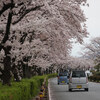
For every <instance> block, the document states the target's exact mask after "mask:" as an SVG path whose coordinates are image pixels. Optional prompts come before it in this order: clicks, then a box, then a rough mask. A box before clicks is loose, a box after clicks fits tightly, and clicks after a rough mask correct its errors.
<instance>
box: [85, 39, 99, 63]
mask: <svg viewBox="0 0 100 100" xmlns="http://www.w3.org/2000/svg"><path fill="white" fill-rule="evenodd" d="M85 48H86V51H85V52H84V56H85V57H87V58H88V59H92V60H93V61H94V63H95V64H99V62H100V37H96V38H93V39H92V40H91V43H90V44H86V45H85Z"/></svg>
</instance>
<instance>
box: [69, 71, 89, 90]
mask: <svg viewBox="0 0 100 100" xmlns="http://www.w3.org/2000/svg"><path fill="white" fill-rule="evenodd" d="M72 89H85V91H88V90H89V89H88V77H87V75H86V73H85V71H81V70H78V71H77V70H74V71H72V72H71V74H70V77H69V91H72Z"/></svg>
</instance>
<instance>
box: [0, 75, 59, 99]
mask: <svg viewBox="0 0 100 100" xmlns="http://www.w3.org/2000/svg"><path fill="white" fill-rule="evenodd" d="M56 76H57V74H49V75H44V76H34V77H32V78H31V79H22V81H21V82H12V86H10V87H9V86H2V85H1V83H0V100H29V99H31V98H32V97H35V96H36V95H38V93H39V91H40V87H41V86H42V84H43V81H44V79H45V78H46V79H47V80H48V78H52V77H56Z"/></svg>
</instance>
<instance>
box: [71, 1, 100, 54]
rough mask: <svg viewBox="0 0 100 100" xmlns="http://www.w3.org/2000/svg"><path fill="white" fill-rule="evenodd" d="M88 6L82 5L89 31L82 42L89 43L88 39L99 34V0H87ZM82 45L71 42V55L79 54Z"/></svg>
mask: <svg viewBox="0 0 100 100" xmlns="http://www.w3.org/2000/svg"><path fill="white" fill-rule="evenodd" d="M88 2H89V7H82V9H83V10H84V13H85V15H86V18H88V19H87V22H86V24H87V27H88V28H87V30H88V32H89V33H90V35H89V38H85V39H84V42H85V43H89V42H90V39H92V38H94V37H97V36H100V0H88ZM81 48H82V45H80V44H79V43H77V44H73V49H72V54H71V55H72V56H80V54H79V52H80V51H82V49H81Z"/></svg>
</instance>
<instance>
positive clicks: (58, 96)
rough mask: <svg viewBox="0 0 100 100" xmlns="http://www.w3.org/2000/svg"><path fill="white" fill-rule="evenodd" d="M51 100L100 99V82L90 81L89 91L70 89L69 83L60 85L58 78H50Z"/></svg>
mask: <svg viewBox="0 0 100 100" xmlns="http://www.w3.org/2000/svg"><path fill="white" fill-rule="evenodd" d="M48 90H49V100H100V83H93V82H89V91H88V92H86V91H84V90H79V91H76V90H75V91H73V92H69V91H68V85H58V84H57V78H53V79H50V80H49V86H48Z"/></svg>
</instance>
